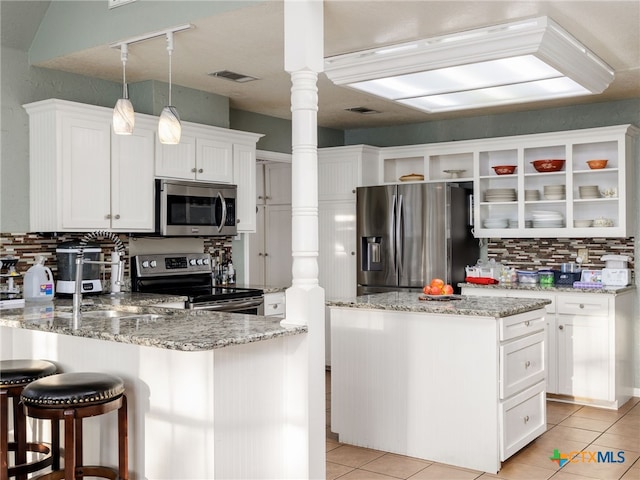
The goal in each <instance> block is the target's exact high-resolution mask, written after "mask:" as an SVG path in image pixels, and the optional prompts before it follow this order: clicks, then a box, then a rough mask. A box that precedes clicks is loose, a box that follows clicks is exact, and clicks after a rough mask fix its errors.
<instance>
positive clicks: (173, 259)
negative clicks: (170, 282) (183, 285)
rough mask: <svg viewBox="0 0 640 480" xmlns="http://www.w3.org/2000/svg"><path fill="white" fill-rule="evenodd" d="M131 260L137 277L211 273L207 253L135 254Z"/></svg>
mask: <svg viewBox="0 0 640 480" xmlns="http://www.w3.org/2000/svg"><path fill="white" fill-rule="evenodd" d="M133 261H134V269H135V272H136V275H137V276H138V277H153V276H160V275H185V274H189V273H211V255H209V254H208V253H172V254H151V255H137V256H135V257H133Z"/></svg>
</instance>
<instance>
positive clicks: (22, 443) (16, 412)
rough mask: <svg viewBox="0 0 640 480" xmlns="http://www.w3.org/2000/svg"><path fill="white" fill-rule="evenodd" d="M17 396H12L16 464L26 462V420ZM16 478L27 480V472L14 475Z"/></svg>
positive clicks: (17, 479)
mask: <svg viewBox="0 0 640 480" xmlns="http://www.w3.org/2000/svg"><path fill="white" fill-rule="evenodd" d="M19 400H20V399H19V398H18V397H14V398H13V434H14V435H13V436H14V438H15V442H16V465H23V464H25V463H27V420H26V419H25V417H24V412H23V411H22V405H19ZM16 480H27V474H26V473H21V474H19V475H16Z"/></svg>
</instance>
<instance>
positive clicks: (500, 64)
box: [325, 17, 614, 112]
mask: <svg viewBox="0 0 640 480" xmlns="http://www.w3.org/2000/svg"><path fill="white" fill-rule="evenodd" d="M325 72H326V73H327V76H328V77H329V78H330V79H331V80H332V81H333V82H334V83H336V84H338V85H346V86H349V87H351V88H355V89H357V90H360V91H363V92H366V93H370V94H372V95H376V96H379V97H383V98H386V99H389V100H393V101H396V102H399V103H402V104H404V105H408V106H410V107H413V108H416V109H419V110H423V111H426V112H444V111H450V110H462V109H468V108H479V107H488V106H495V105H506V104H512V103H522V102H530V101H538V100H548V99H553V98H562V97H569V96H577V95H589V94H594V93H600V92H602V91H603V90H604V89H605V88H607V87H608V85H609V84H610V83H611V81H613V76H614V73H613V70H612V69H611V68H610V67H609V66H608V65H606V64H605V63H604V62H603V61H602V60H600V59H598V58H597V57H596V56H595V55H594V54H593V53H591V52H590V51H589V50H588V49H586V47H584V46H583V45H581V44H580V43H579V42H578V41H577V40H575V39H574V38H573V37H572V36H571V35H570V34H568V33H567V32H566V31H564V30H562V29H561V27H559V26H558V25H557V24H556V23H554V22H553V21H552V20H550V19H548V18H547V17H540V18H536V19H530V20H525V21H520V22H513V23H511V24H507V25H502V26H494V27H489V28H485V29H477V30H471V31H468V32H462V33H461V34H452V35H446V36H443V37H436V38H433V39H426V40H420V41H417V42H409V43H404V44H400V45H395V46H393V45H392V46H389V47H384V48H380V49H374V50H367V51H364V52H356V53H351V54H345V55H339V56H336V57H330V58H327V59H325Z"/></svg>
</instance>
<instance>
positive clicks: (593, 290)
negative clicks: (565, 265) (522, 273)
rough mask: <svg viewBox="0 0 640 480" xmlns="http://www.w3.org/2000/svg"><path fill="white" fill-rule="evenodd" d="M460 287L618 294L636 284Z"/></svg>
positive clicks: (474, 284)
mask: <svg viewBox="0 0 640 480" xmlns="http://www.w3.org/2000/svg"><path fill="white" fill-rule="evenodd" d="M458 286H459V287H465V288H482V289H494V290H496V289H497V290H505V289H507V290H523V291H526V292H549V293H563V292H569V293H608V294H609V295H612V294H613V295H617V294H620V293H624V292H628V291H631V290H635V288H636V287H635V286H634V285H628V286H626V287H601V288H574V287H572V286H570V285H554V286H548V287H547V286H542V285H539V284H536V285H523V284H521V283H511V284H509V283H496V284H494V285H482V284H478V283H459V284H458Z"/></svg>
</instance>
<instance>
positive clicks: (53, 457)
mask: <svg viewBox="0 0 640 480" xmlns="http://www.w3.org/2000/svg"><path fill="white" fill-rule="evenodd" d="M56 371H57V367H56V366H55V365H54V364H53V363H51V362H47V361H46V360H31V359H19V360H2V361H0V480H7V479H8V478H9V477H16V480H26V479H27V475H28V474H29V473H33V472H37V471H39V470H43V469H44V468H46V467H48V466H50V465H53V466H54V468H55V467H56V466H57V465H59V462H58V458H59V457H58V455H59V453H58V446H57V445H58V444H57V436H58V435H59V433H58V432H59V429H58V427H57V424H56V425H55V426H53V427H52V431H51V432H52V440H51V447H49V446H48V445H47V444H45V443H43V442H42V441H34V442H29V441H27V424H26V420H25V417H24V413H23V411H22V406H21V405H20V402H19V400H20V394H21V393H22V390H23V389H24V387H25V386H27V385H28V384H29V383H31V382H33V381H35V380H39V379H42V378H45V377H48V376H50V375H53V374H54V373H56ZM9 399H11V400H12V407H11V408H12V410H13V441H12V442H9V439H8V435H9V427H8V420H9ZM9 452H15V457H14V459H15V461H14V464H13V465H12V466H11V467H9V456H8V455H9ZM28 452H32V453H38V454H41V455H42V456H41V458H40V460H34V461H29V462H28V461H27V453H28Z"/></svg>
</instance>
